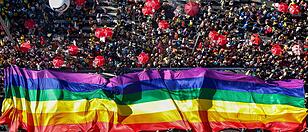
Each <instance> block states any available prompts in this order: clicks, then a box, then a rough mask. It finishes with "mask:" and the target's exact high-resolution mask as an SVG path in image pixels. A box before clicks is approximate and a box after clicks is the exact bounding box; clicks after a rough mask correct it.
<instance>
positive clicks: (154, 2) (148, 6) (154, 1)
mask: <svg viewBox="0 0 308 132" xmlns="http://www.w3.org/2000/svg"><path fill="white" fill-rule="evenodd" d="M159 8H160V2H159V0H146V2H145V6H144V7H143V8H142V13H143V15H145V16H152V15H153V14H154V12H155V11H157V10H158V9H159Z"/></svg>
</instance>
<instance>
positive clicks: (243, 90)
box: [0, 66, 307, 132]
mask: <svg viewBox="0 0 308 132" xmlns="http://www.w3.org/2000/svg"><path fill="white" fill-rule="evenodd" d="M5 94H6V95H5V100H4V102H3V106H2V113H3V114H2V116H1V118H0V123H1V124H7V125H8V126H9V127H10V130H11V131H15V130H17V129H18V128H23V129H26V130H27V131H56V132H58V131H125V132H127V131H141V130H145V131H153V130H154V131H155V130H166V129H171V128H175V129H182V130H193V131H208V132H212V131H219V130H223V129H226V128H251V129H254V128H261V129H267V130H271V131H301V130H303V129H304V127H305V117H306V115H307V113H306V111H307V109H306V108H305V105H304V88H303V81H302V80H287V81H273V82H265V81H263V80H260V79H257V78H255V77H251V76H246V75H240V74H234V73H228V72H219V71H212V70H208V69H205V68H194V69H190V70H183V71H177V72H174V71H169V70H166V71H158V70H150V71H143V72H138V73H130V74H125V75H122V76H118V77H114V78H111V79H109V80H107V79H105V78H103V77H102V76H100V75H96V74H82V73H63V72H57V71H51V70H41V71H33V70H27V69H24V68H19V67H16V66H11V67H9V68H7V69H5Z"/></svg>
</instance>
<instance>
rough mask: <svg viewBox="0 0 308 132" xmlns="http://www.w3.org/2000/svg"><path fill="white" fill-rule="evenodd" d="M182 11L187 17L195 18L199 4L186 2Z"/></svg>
mask: <svg viewBox="0 0 308 132" xmlns="http://www.w3.org/2000/svg"><path fill="white" fill-rule="evenodd" d="M184 11H185V13H186V14H187V15H189V16H196V15H197V14H198V13H199V4H198V3H196V2H188V3H186V4H185V6H184Z"/></svg>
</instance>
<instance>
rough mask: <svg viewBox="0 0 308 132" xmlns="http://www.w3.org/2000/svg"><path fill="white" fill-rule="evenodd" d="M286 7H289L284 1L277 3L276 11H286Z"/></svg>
mask: <svg viewBox="0 0 308 132" xmlns="http://www.w3.org/2000/svg"><path fill="white" fill-rule="evenodd" d="M288 8H289V6H288V4H286V3H280V4H279V5H278V11H280V12H283V13H286V12H288Z"/></svg>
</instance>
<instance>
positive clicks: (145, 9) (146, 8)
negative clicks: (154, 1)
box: [142, 6, 154, 16]
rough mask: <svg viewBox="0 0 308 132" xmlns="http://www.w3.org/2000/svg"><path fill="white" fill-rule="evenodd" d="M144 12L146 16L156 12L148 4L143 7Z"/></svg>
mask: <svg viewBox="0 0 308 132" xmlns="http://www.w3.org/2000/svg"><path fill="white" fill-rule="evenodd" d="M142 13H143V15H145V16H148V15H153V14H154V12H153V11H152V8H151V7H148V6H144V7H143V8H142Z"/></svg>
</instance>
